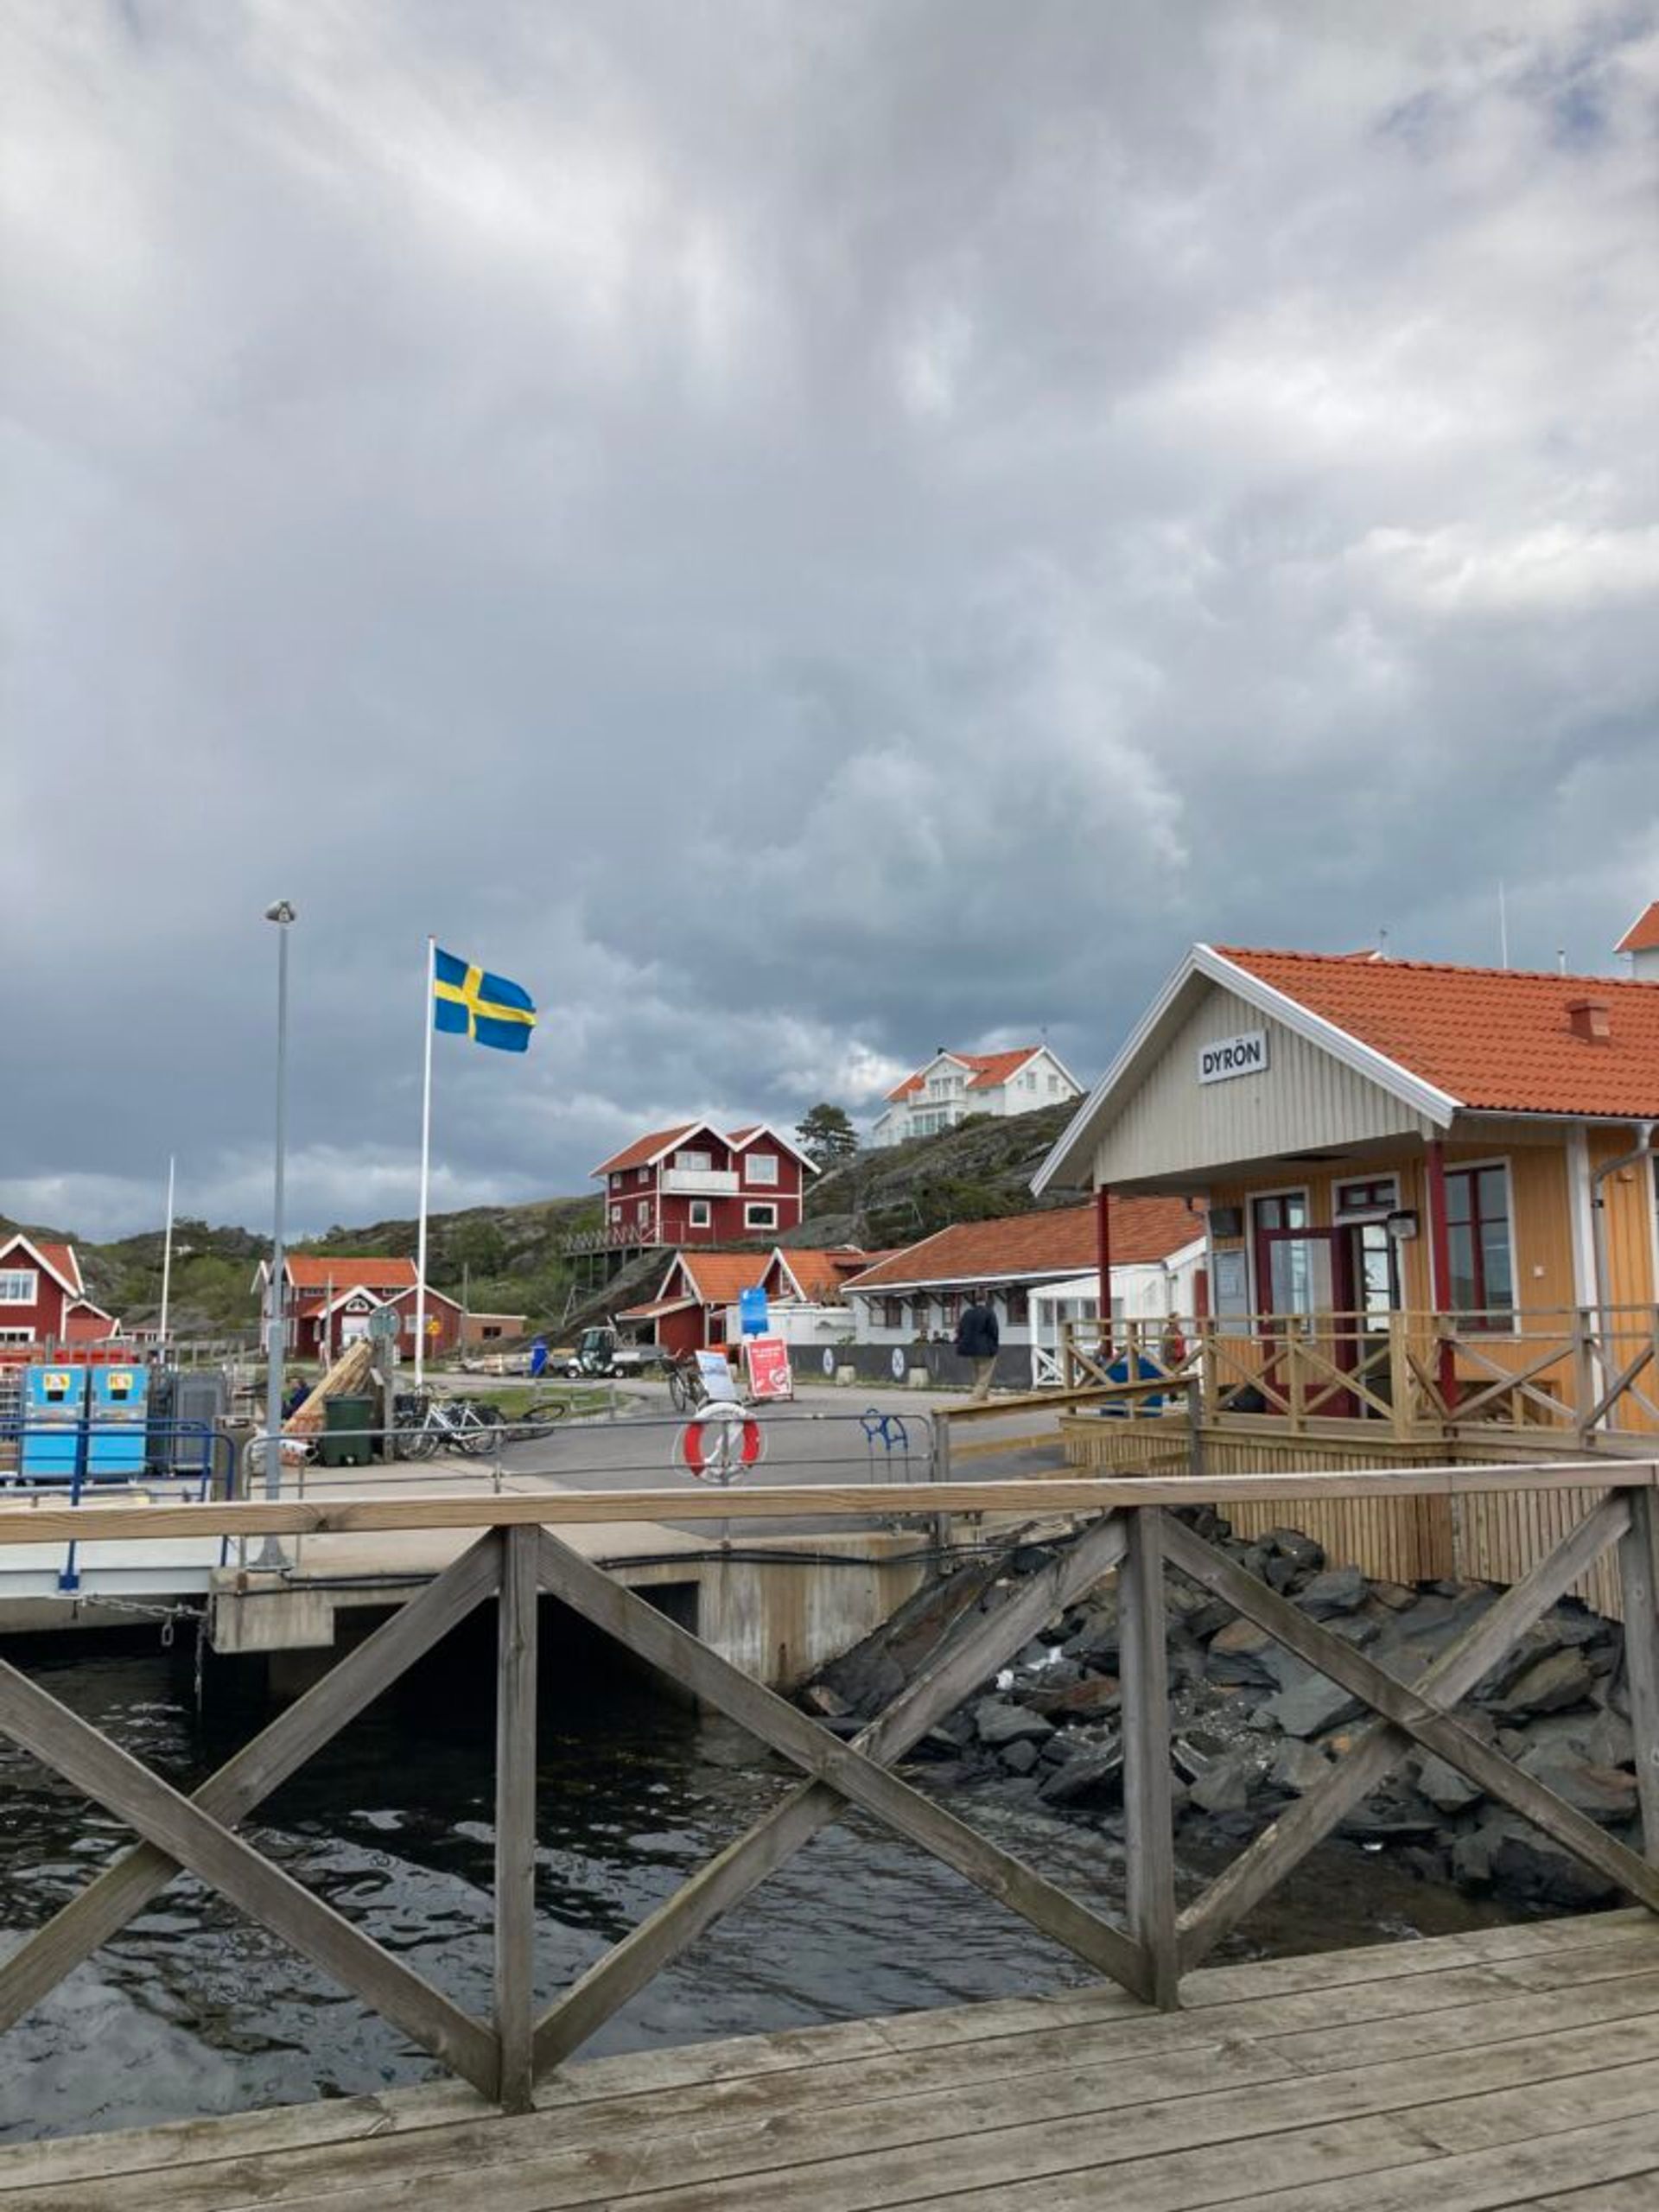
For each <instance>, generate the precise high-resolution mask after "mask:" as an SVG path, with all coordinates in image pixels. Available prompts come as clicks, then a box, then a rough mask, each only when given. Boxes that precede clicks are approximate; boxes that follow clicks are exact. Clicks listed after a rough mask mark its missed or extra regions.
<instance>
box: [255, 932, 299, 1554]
mask: <svg viewBox="0 0 1659 2212" xmlns="http://www.w3.org/2000/svg"><path fill="white" fill-rule="evenodd" d="M294 918H295V915H294V908H293V906H291V905H290V904H289V901H288V900H287V899H277V901H276V903H275V904H274V905H272V906H267V907H266V909H265V919H266V920H267V921H268V922H275V923H276V924H277V1188H276V1199H275V1204H274V1205H273V1208H272V1213H273V1221H272V1225H271V1245H270V1316H269V1321H268V1325H267V1331H266V1338H265V1359H266V1377H267V1383H268V1389H267V1394H266V1402H265V1496H266V1497H268V1498H270V1499H271V1500H272V1501H273V1503H274V1502H275V1501H276V1500H277V1498H279V1497H281V1496H282V1494H283V1352H284V1351H285V1349H286V1344H285V1338H286V1336H287V1316H286V1314H285V1313H284V1311H283V1306H284V1300H283V1267H284V1265H285V1255H284V1253H283V1174H284V1171H285V1168H286V1166H287V1152H288V931H289V924H290V923H291V922H292V921H293V920H294ZM258 1564H259V1565H260V1566H261V1567H284V1566H286V1565H287V1561H286V1560H285V1559H284V1558H283V1548H282V1546H281V1544H280V1543H279V1542H278V1541H277V1537H276V1535H275V1534H274V1532H273V1533H269V1534H267V1535H266V1537H265V1541H264V1549H263V1551H262V1552H261V1553H260V1554H259V1560H258Z"/></svg>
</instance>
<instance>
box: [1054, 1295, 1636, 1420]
mask: <svg viewBox="0 0 1659 2212" xmlns="http://www.w3.org/2000/svg"><path fill="white" fill-rule="evenodd" d="M1147 1373H1153V1374H1157V1373H1163V1374H1166V1375H1167V1376H1169V1377H1170V1378H1171V1380H1172V1382H1173V1383H1186V1382H1189V1381H1191V1382H1194V1383H1197V1384H1198V1390H1199V1398H1200V1403H1201V1405H1202V1408H1203V1412H1204V1416H1205V1419H1206V1420H1207V1421H1214V1420H1217V1419H1220V1418H1237V1417H1240V1416H1243V1417H1250V1416H1262V1415H1265V1416H1268V1417H1269V1418H1271V1419H1274V1420H1275V1421H1281V1422H1282V1423H1283V1424H1284V1425H1285V1427H1287V1429H1288V1431H1289V1432H1290V1433H1292V1434H1301V1433H1305V1432H1306V1430H1307V1428H1308V1427H1309V1425H1310V1424H1311V1423H1313V1422H1316V1421H1321V1420H1334V1419H1343V1420H1357V1421H1368V1422H1371V1423H1375V1424H1378V1425H1380V1431H1381V1433H1388V1434H1392V1435H1394V1436H1396V1437H1399V1438H1401V1439H1402V1440H1419V1439H1421V1438H1422V1437H1424V1436H1426V1435H1433V1436H1456V1435H1459V1434H1477V1433H1482V1432H1484V1431H1486V1430H1489V1429H1493V1428H1497V1429H1503V1428H1524V1429H1527V1430H1528V1431H1529V1432H1531V1433H1535V1434H1536V1433H1544V1434H1550V1435H1554V1436H1556V1437H1558V1438H1560V1440H1563V1441H1566V1440H1577V1441H1579V1442H1580V1443H1588V1442H1590V1441H1592V1440H1593V1439H1595V1438H1596V1437H1598V1436H1606V1435H1608V1434H1610V1433H1624V1434H1629V1435H1633V1436H1636V1437H1637V1438H1642V1437H1647V1436H1651V1435H1654V1434H1656V1433H1659V1306H1612V1307H1595V1306H1576V1307H1560V1308H1548V1309H1543V1310H1540V1311H1536V1312H1528V1313H1475V1314H1469V1313H1459V1314H1447V1313H1407V1312H1395V1313H1388V1314H1383V1315H1375V1314H1365V1313H1252V1314H1245V1315H1240V1316H1238V1317H1236V1318H1234V1319H1227V1320H1217V1319H1214V1318H1212V1317H1211V1316H1209V1315H1198V1316H1193V1317H1192V1318H1189V1319H1174V1320H1169V1319H1144V1320H1134V1319H1130V1320H1119V1321H1116V1322H1114V1323H1113V1325H1112V1328H1111V1332H1110V1335H1109V1338H1104V1339H1103V1338H1102V1335H1101V1331H1100V1325H1099V1324H1098V1323H1097V1322H1092V1321H1065V1322H1063V1323H1062V1324H1061V1325H1060V1341H1059V1348H1058V1376H1059V1379H1060V1382H1061V1383H1062V1385H1063V1387H1064V1388H1065V1389H1077V1388H1079V1387H1086V1386H1087V1385H1088V1384H1089V1383H1096V1384H1100V1383H1106V1382H1107V1381H1108V1380H1109V1379H1110V1378H1112V1377H1114V1376H1116V1377H1117V1378H1120V1379H1122V1378H1126V1377H1129V1376H1138V1375H1145V1374H1147Z"/></svg>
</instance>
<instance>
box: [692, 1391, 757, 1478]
mask: <svg viewBox="0 0 1659 2212" xmlns="http://www.w3.org/2000/svg"><path fill="white" fill-rule="evenodd" d="M711 1432H712V1433H711ZM734 1447H735V1448H734ZM765 1449H766V1440H765V1438H764V1436H763V1434H762V1433H761V1428H760V1422H759V1421H756V1420H755V1418H754V1416H753V1414H740V1413H739V1411H738V1409H737V1408H735V1407H734V1408H732V1409H731V1411H730V1412H729V1413H723V1414H715V1415H713V1416H712V1417H711V1416H710V1415H709V1414H699V1415H698V1417H697V1419H696V1421H687V1423H686V1424H685V1427H683V1429H682V1430H681V1431H680V1446H679V1455H680V1459H681V1460H682V1461H683V1464H684V1465H685V1467H686V1469H687V1470H688V1471H689V1472H690V1473H691V1474H694V1475H696V1477H697V1478H698V1480H699V1481H702V1480H705V1479H706V1478H708V1477H709V1476H711V1475H712V1476H714V1477H715V1478H716V1479H719V1478H723V1477H726V1476H728V1475H730V1474H731V1473H732V1472H733V1471H734V1468H735V1467H738V1466H742V1467H753V1466H755V1465H758V1464H759V1462H760V1457H761V1454H762V1452H764V1451H765Z"/></svg>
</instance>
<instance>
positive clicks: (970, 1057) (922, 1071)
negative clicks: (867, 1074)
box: [887, 1045, 1042, 1101]
mask: <svg viewBox="0 0 1659 2212" xmlns="http://www.w3.org/2000/svg"><path fill="white" fill-rule="evenodd" d="M1041 1050H1042V1047H1041V1046H1040V1045H1021V1046H1019V1047H1018V1048H1017V1050H1015V1051H1014V1052H948V1053H947V1054H946V1055H945V1057H946V1058H948V1059H952V1060H960V1061H961V1063H962V1065H963V1067H965V1068H971V1069H972V1070H973V1073H972V1074H971V1075H970V1076H969V1078H968V1088H969V1090H995V1088H996V1086H997V1084H999V1083H1006V1082H1007V1079H1008V1077H1010V1076H1011V1075H1012V1074H1014V1071H1015V1070H1016V1069H1018V1068H1022V1067H1024V1065H1025V1064H1026V1062H1027V1060H1028V1059H1029V1058H1031V1056H1032V1054H1033V1052H1040V1051H1041ZM938 1057H939V1056H938V1053H937V1052H936V1053H935V1054H934V1055H933V1059H938ZM927 1065H928V1067H930V1068H931V1066H932V1065H933V1060H930V1061H929V1062H928V1064H927ZM926 1072H927V1069H926V1068H918V1070H917V1071H916V1073H915V1074H914V1075H907V1076H906V1077H905V1079H904V1081H903V1082H902V1083H899V1084H894V1085H893V1089H892V1090H890V1091H889V1092H888V1093H887V1096H888V1097H889V1098H890V1099H893V1100H894V1101H897V1100H898V1099H900V1098H912V1097H914V1096H915V1094H916V1093H917V1092H918V1090H920V1089H921V1088H922V1083H923V1078H924V1077H925V1075H926Z"/></svg>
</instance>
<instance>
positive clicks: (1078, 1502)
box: [0, 1459, 1659, 1544]
mask: <svg viewBox="0 0 1659 2212" xmlns="http://www.w3.org/2000/svg"><path fill="white" fill-rule="evenodd" d="M1563 1488H1567V1489H1571V1488H1580V1489H1586V1488H1588V1489H1599V1490H1610V1491H1640V1490H1651V1489H1656V1488H1659V1459H1567V1460H1551V1461H1537V1460H1535V1461H1532V1462H1530V1463H1529V1464H1526V1465H1508V1466H1504V1465H1463V1466H1452V1465H1446V1466H1438V1467H1368V1468H1359V1469H1355V1468H1347V1467H1342V1468H1334V1469H1331V1470H1328V1471H1317V1472H1305V1471H1303V1472H1294V1473H1287V1472H1284V1471H1277V1472H1272V1473H1266V1474H1247V1475H1232V1474H1229V1475H1204V1476H1194V1475H1135V1476H1130V1477H1128V1478H1125V1479H1124V1480H1122V1481H1114V1480H1113V1479H1112V1478H1110V1477H1109V1476H1104V1477H1097V1476H1058V1475H1033V1476H1027V1477H1023V1478H1016V1479H1013V1480H1008V1481H995V1480H993V1481H986V1482H942V1483H931V1484H927V1485H926V1486H925V1488H922V1489H919V1490H918V1486H917V1485H915V1484H905V1483H868V1484H832V1483H799V1484H791V1485H789V1486H788V1487H780V1486H777V1485H773V1486H765V1485H763V1486H760V1487H757V1488H755V1489H753V1490H749V1489H744V1490H741V1491H734V1490H715V1491H709V1490H705V1489H702V1488H701V1487H699V1488H696V1489H690V1488H688V1489H684V1490H650V1491H640V1490H631V1491H615V1490H608V1491H607V1490H599V1491H592V1490H589V1491H574V1490H573V1491H506V1492H504V1493H502V1494H500V1495H497V1494H495V1493H494V1492H493V1491H492V1492H487V1493H486V1492H459V1493H454V1494H450V1495H448V1496H446V1495H443V1494H442V1493H439V1494H435V1495H426V1496H422V1497H385V1496H374V1495H372V1494H368V1495H365V1494H359V1495H357V1496H352V1497H318V1498H307V1499H305V1500H303V1501H302V1500H300V1499H297V1498H282V1499H276V1500H271V1499H266V1498H247V1499H242V1500H238V1501H236V1502H234V1503H217V1502H209V1503H202V1504H194V1503H185V1504H176V1505H113V1504H111V1505H105V1504H100V1503H97V1502H96V1501H94V1502H92V1503H86V1504H82V1505H79V1506H76V1507H73V1509H72V1508H70V1507H67V1506H56V1505H50V1504H42V1503H27V1504H21V1505H7V1504H0V1543H8V1544H33V1543H55V1542H59V1541H62V1539H63V1538H64V1537H66V1536H70V1535H79V1536H80V1537H82V1538H84V1539H86V1541H92V1540H93V1539H94V1537H96V1539H97V1540H98V1541H103V1540H104V1539H105V1538H106V1537H111V1538H113V1537H131V1538H138V1537H147V1536H160V1535H199V1536H210V1535H225V1536H238V1535H342V1534H346V1533H353V1534H355V1533H360V1532H363V1531H366V1530H372V1529H501V1528H512V1527H522V1526H524V1525H525V1524H527V1523H532V1522H534V1523H540V1524H541V1525H542V1526H543V1527H546V1528H550V1529H551V1528H574V1527H580V1526H582V1525H584V1524H586V1523H590V1522H596V1521H598V1522H637V1521H669V1522H673V1521H727V1520H730V1519H731V1518H732V1517H733V1516H734V1513H735V1514H736V1515H737V1516H740V1517H741V1518H743V1519H746V1520H766V1521H778V1520H798V1519H804V1518H808V1517H817V1516H830V1517H842V1516H849V1515H862V1514H871V1515H878V1516H879V1515H882V1514H888V1513H893V1514H899V1515H903V1514H907V1513H914V1512H915V1511H916V1510H917V1507H918V1503H925V1506H926V1510H928V1511H929V1512H930V1513H969V1514H978V1515H1004V1514H1007V1515H1013V1516H1018V1517H1023V1518H1025V1519H1030V1518H1031V1517H1032V1516H1040V1515H1045V1514H1055V1515H1058V1516H1064V1515H1066V1514H1089V1515H1093V1514H1097V1513H1102V1512H1106V1511H1109V1510H1116V1509H1119V1508H1123V1507H1136V1506H1141V1505H1148V1506H1151V1505H1168V1506H1179V1505H1189V1506H1193V1505H1205V1506H1212V1507H1214V1508H1215V1509H1216V1510H1218V1511H1221V1512H1223V1513H1224V1512H1225V1510H1226V1507H1227V1503H1228V1501H1229V1500H1230V1499H1236V1500H1242V1501H1257V1500H1263V1499H1280V1500H1282V1501H1284V1502H1285V1503H1294V1502H1296V1501H1298V1500H1308V1499H1324V1498H1353V1497H1365V1498H1379V1497H1478V1496H1487V1495H1491V1494H1492V1493H1494V1492H1501V1491H1550V1490H1560V1489H1563Z"/></svg>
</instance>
